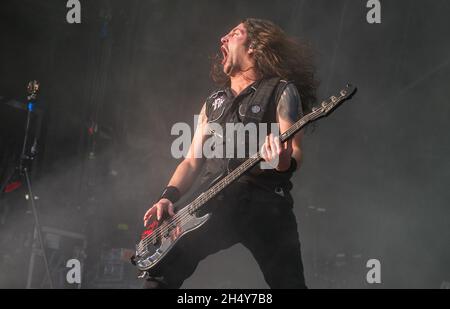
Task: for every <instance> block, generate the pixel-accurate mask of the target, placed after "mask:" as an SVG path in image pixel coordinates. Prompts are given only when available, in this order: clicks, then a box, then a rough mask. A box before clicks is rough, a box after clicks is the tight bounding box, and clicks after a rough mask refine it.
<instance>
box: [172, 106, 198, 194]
mask: <svg viewBox="0 0 450 309" xmlns="http://www.w3.org/2000/svg"><path fill="white" fill-rule="evenodd" d="M206 125H207V117H206V113H205V105H203V108H202V110H201V112H200V115H199V118H198V125H197V128H196V130H195V134H194V137H193V139H192V143H191V146H190V147H189V151H188V154H187V156H186V158H185V159H184V160H183V161H182V162H181V163H180V164H179V165H178V167H177V169H176V170H175V172H174V174H173V176H172V178H171V179H170V181H169V184H168V186H174V187H177V188H178V190H179V191H180V193H181V194H184V193H186V192H187V191H188V190H189V189H190V188H191V186H192V184H193V183H194V181H195V179H196V178H197V176H198V174H199V172H200V170H201V167H202V166H203V162H204V158H203V155H202V147H203V142H204V138H205V134H204V133H205V130H206ZM195 154H197V156H196V155H195Z"/></svg>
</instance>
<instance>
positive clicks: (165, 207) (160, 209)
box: [144, 198, 175, 226]
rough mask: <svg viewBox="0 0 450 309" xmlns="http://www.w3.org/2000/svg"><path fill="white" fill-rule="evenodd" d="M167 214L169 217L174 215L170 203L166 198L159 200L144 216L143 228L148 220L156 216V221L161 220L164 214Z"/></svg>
mask: <svg viewBox="0 0 450 309" xmlns="http://www.w3.org/2000/svg"><path fill="white" fill-rule="evenodd" d="M166 212H167V213H168V214H169V215H170V216H171V217H173V216H174V215H175V212H174V207H173V204H172V202H171V201H169V200H168V199H166V198H162V199H160V200H159V201H158V202H157V203H156V204H154V205H153V206H152V207H151V208H150V209H149V210H147V212H146V213H145V215H144V226H147V223H148V222H149V221H150V219H151V218H152V217H153V216H154V215H155V214H156V220H158V221H159V220H161V218H162V217H163V215H164V214H165V213H166Z"/></svg>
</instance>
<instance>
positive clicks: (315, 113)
mask: <svg viewBox="0 0 450 309" xmlns="http://www.w3.org/2000/svg"><path fill="white" fill-rule="evenodd" d="M356 90H357V89H356V87H354V86H353V85H351V84H347V86H346V87H345V88H344V89H342V90H341V91H340V92H339V95H337V96H332V97H330V98H329V99H328V100H325V101H323V102H322V103H321V105H320V107H318V108H313V110H312V112H311V113H309V114H308V115H305V116H304V117H302V118H301V119H300V120H299V121H297V122H296V123H294V124H293V125H292V126H291V127H290V128H289V129H288V130H286V132H284V133H283V134H281V135H280V142H281V143H284V142H286V141H287V140H289V139H290V138H292V137H293V136H294V135H295V134H296V133H297V132H298V131H300V130H301V129H302V128H303V127H304V126H305V125H306V124H308V123H309V122H311V121H315V120H316V119H319V118H321V117H324V116H326V115H327V114H328V113H330V111H331V110H333V109H335V108H336V106H338V105H339V104H340V103H342V102H343V101H345V100H348V99H349V98H351V97H352V96H353V95H354V94H355V92H356ZM261 160H262V158H261V155H260V153H259V152H257V153H255V154H254V155H253V156H251V157H250V158H249V159H247V160H246V161H245V162H244V163H242V164H241V165H239V167H237V168H236V169H234V170H233V171H232V172H231V173H229V174H228V175H227V176H225V177H224V178H222V179H221V180H220V181H218V182H217V183H216V184H214V185H213V186H212V187H211V188H209V189H208V190H207V191H205V192H204V193H202V194H201V195H200V196H198V197H197V198H196V199H195V200H194V201H192V203H191V204H189V205H188V206H187V207H188V209H189V212H191V213H193V212H195V211H196V210H198V209H199V208H200V207H202V206H203V205H204V204H205V203H206V202H208V201H209V200H210V199H212V198H213V197H215V196H216V195H217V194H218V193H219V192H220V191H222V190H223V189H225V188H226V187H227V186H228V185H229V184H231V183H232V182H233V181H235V180H236V179H238V178H239V177H240V176H242V174H244V173H245V172H246V171H248V170H249V169H251V168H252V167H253V166H255V165H256V164H258V163H259V162H260V161H261Z"/></svg>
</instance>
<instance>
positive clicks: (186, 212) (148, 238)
mask: <svg viewBox="0 0 450 309" xmlns="http://www.w3.org/2000/svg"><path fill="white" fill-rule="evenodd" d="M223 177H224V174H223V173H220V174H217V175H216V176H214V177H212V179H214V180H213V181H210V182H206V183H207V184H208V185H207V186H201V188H200V189H199V190H197V193H198V192H204V191H205V190H206V189H208V188H210V187H212V186H213V185H214V184H216V183H217V182H218V181H219V180H220V179H221V178H223ZM194 196H196V197H197V196H198V197H197V198H199V197H201V194H200V195H198V194H194ZM189 205H190V204H188V205H183V207H179V206H177V205H174V207H175V209H176V214H175V216H174V217H172V218H171V217H169V216H167V215H166V217H163V218H162V220H159V221H158V220H156V217H155V216H154V217H152V218H150V220H149V222H148V223H147V226H146V228H145V230H144V231H143V232H142V233H141V237H140V242H139V243H138V244H137V245H136V254H135V255H134V256H133V257H132V258H131V262H132V263H133V265H135V266H136V267H137V268H138V269H139V270H140V271H141V272H142V277H143V276H145V275H146V274H150V273H151V272H152V270H157V269H158V268H159V267H160V266H161V265H162V264H163V262H162V261H163V260H165V259H166V258H167V256H168V255H170V252H171V249H172V248H173V247H174V246H175V245H176V243H177V242H178V241H179V240H180V239H181V238H182V237H183V236H185V235H186V234H188V233H190V232H192V231H194V230H196V229H198V228H199V227H201V226H202V225H203V224H205V223H206V222H207V221H208V220H209V218H210V217H211V214H210V213H207V214H205V215H203V216H198V214H197V213H196V212H195V211H190V209H189Z"/></svg>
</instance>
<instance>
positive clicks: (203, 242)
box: [145, 79, 306, 288]
mask: <svg viewBox="0 0 450 309" xmlns="http://www.w3.org/2000/svg"><path fill="white" fill-rule="evenodd" d="M287 85H288V83H287V82H285V81H280V80H279V79H270V80H262V81H258V82H256V83H254V84H252V85H250V86H249V87H247V88H246V89H245V90H244V91H242V92H241V93H240V94H239V95H238V96H236V97H235V96H234V95H233V94H232V92H231V90H230V89H229V88H227V89H223V90H219V91H217V92H215V93H213V94H212V95H211V96H210V97H208V99H207V100H206V115H207V117H208V122H213V123H218V124H220V125H221V126H222V127H224V126H225V123H230V122H231V123H239V122H243V123H244V124H245V123H250V122H253V123H259V122H262V123H268V124H269V125H268V127H269V128H270V123H276V122H277V121H276V109H277V104H276V103H277V102H278V99H279V98H280V96H281V93H282V92H283V90H284V89H285V87H286V86H287ZM261 94H263V95H262V96H261ZM255 98H257V101H256V102H255ZM255 106H256V107H255ZM223 132H225V130H224V131H223ZM263 133H264V134H265V133H266V132H263ZM213 134H214V132H213ZM263 137H265V135H264V136H263ZM235 140H236V139H235ZM247 149H248V148H247ZM258 150H259V149H258ZM242 160H244V159H242ZM242 160H241V161H242ZM228 161H229V160H226V159H219V158H212V159H207V160H206V161H205V164H206V167H205V171H206V173H205V174H204V175H203V179H204V180H206V179H208V178H209V177H211V176H212V175H215V174H217V173H218V172H220V171H224V170H226V169H227V168H228V165H229V163H228ZM291 176H292V173H291V172H289V173H279V172H277V171H275V170H264V171H261V170H259V171H258V170H256V171H255V168H254V169H253V170H252V171H251V172H249V173H247V174H245V175H244V176H242V177H241V178H240V179H239V180H238V181H236V182H235V183H233V184H231V185H230V186H229V187H228V188H226V189H225V190H224V191H223V192H222V193H221V194H219V195H218V196H217V197H216V198H214V199H213V201H211V202H210V203H209V204H208V206H207V210H206V211H208V212H211V213H212V217H211V219H210V220H209V221H207V222H206V223H205V224H204V225H203V226H202V227H200V228H199V229H197V230H194V231H191V232H190V233H188V234H186V235H185V236H183V237H182V238H181V239H180V240H179V242H178V243H177V245H176V246H175V247H174V248H173V249H172V251H173V252H172V254H171V255H170V256H168V257H167V259H168V260H167V261H165V263H164V267H162V268H160V269H159V270H158V273H154V274H152V278H150V279H147V281H146V283H145V287H147V288H179V287H180V286H181V285H182V284H183V282H184V280H185V279H187V278H188V277H190V276H191V274H192V273H193V272H194V270H195V268H196V267H197V265H198V263H199V262H200V261H201V260H203V259H204V258H206V257H207V256H208V255H211V254H213V253H215V252H218V251H220V250H222V249H226V248H229V247H231V246H232V245H234V244H237V243H242V244H243V245H244V246H245V247H246V248H247V249H249V251H250V252H251V253H252V255H253V257H254V258H255V259H256V261H257V263H258V265H259V266H260V268H261V271H262V273H263V275H264V278H265V280H266V282H267V283H268V285H269V286H270V287H271V288H306V285H305V280H304V275H303V264H302V257H301V251H300V242H299V237H298V233H297V222H296V218H295V215H294V213H293V211H292V208H293V200H292V197H291V194H290V190H291V188H292V184H291V182H290V178H291ZM199 215H201V214H199ZM236 267H239V265H236Z"/></svg>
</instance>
